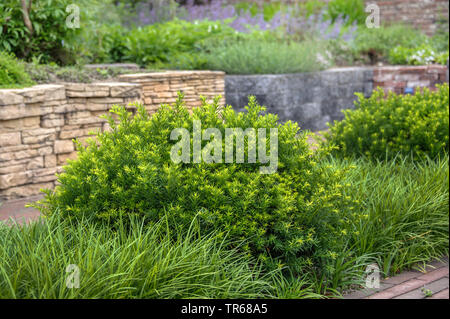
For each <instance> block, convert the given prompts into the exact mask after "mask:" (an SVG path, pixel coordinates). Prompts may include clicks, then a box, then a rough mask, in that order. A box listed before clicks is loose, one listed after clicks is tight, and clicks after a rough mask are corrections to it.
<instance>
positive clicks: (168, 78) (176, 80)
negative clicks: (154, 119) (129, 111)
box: [119, 71, 225, 114]
mask: <svg viewBox="0 0 450 319" xmlns="http://www.w3.org/2000/svg"><path fill="white" fill-rule="evenodd" d="M119 79H120V80H121V81H125V82H132V83H138V84H140V85H142V95H143V102H144V105H145V107H146V109H147V111H148V112H149V113H150V114H151V113H154V112H155V111H156V110H157V109H158V107H159V106H160V105H161V104H171V103H174V102H175V100H176V99H177V92H178V91H180V92H183V93H184V101H185V103H186V106H188V107H195V106H199V105H200V104H201V101H200V96H205V97H206V98H207V99H208V100H211V99H212V98H214V97H215V96H217V95H221V96H222V99H221V101H220V103H221V104H222V105H223V104H225V93H224V91H225V73H224V72H214V71H176V72H174V71H171V72H155V73H139V74H125V75H121V76H120V77H119Z"/></svg>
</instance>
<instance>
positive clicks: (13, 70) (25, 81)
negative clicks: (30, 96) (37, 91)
mask: <svg viewBox="0 0 450 319" xmlns="http://www.w3.org/2000/svg"><path fill="white" fill-rule="evenodd" d="M29 85H33V81H32V80H31V78H30V76H29V75H28V73H27V72H26V71H25V66H24V65H23V63H21V62H20V61H18V60H17V59H16V58H15V57H14V56H13V55H12V54H8V53H6V52H0V88H5V87H17V86H18V87H20V86H29Z"/></svg>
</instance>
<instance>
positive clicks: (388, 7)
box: [366, 0, 449, 35]
mask: <svg viewBox="0 0 450 319" xmlns="http://www.w3.org/2000/svg"><path fill="white" fill-rule="evenodd" d="M370 3H376V4H377V5H378V6H379V7H380V20H381V21H380V22H381V24H382V25H385V24H390V23H399V22H404V23H407V24H410V25H413V26H414V27H416V28H418V29H419V30H422V31H423V32H425V33H426V34H428V35H432V34H434V33H435V31H436V29H437V28H438V26H439V22H440V21H441V22H443V21H446V23H447V24H448V13H449V11H448V7H449V5H448V3H449V1H448V0H389V1H386V0H366V5H367V4H370Z"/></svg>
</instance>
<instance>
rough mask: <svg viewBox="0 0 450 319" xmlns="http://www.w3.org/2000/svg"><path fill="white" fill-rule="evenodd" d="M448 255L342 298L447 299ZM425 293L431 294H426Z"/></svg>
mask: <svg viewBox="0 0 450 319" xmlns="http://www.w3.org/2000/svg"><path fill="white" fill-rule="evenodd" d="M448 273H449V260H448V257H445V258H443V259H442V260H440V261H434V262H431V263H429V264H427V266H426V267H425V269H420V270H419V269H415V270H411V271H406V272H403V273H401V274H399V275H397V276H394V277H391V278H386V279H384V280H381V281H380V288H378V289H376V288H365V289H361V290H358V291H354V292H351V293H349V294H346V295H344V299H449V296H448V291H449V275H448ZM427 294H431V296H430V295H427Z"/></svg>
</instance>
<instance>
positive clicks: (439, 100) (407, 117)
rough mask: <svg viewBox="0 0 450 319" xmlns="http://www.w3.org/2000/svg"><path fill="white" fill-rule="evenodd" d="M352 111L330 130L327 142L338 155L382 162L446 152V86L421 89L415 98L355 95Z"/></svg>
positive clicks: (390, 94) (376, 94) (393, 95)
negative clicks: (336, 150)
mask: <svg viewBox="0 0 450 319" xmlns="http://www.w3.org/2000/svg"><path fill="white" fill-rule="evenodd" d="M357 95H358V98H359V100H358V101H357V103H356V109H355V110H346V111H344V113H345V119H344V120H343V121H340V122H335V123H334V125H332V126H331V127H330V133H329V134H328V136H327V139H328V141H329V142H331V143H332V144H335V145H336V146H337V147H338V153H340V154H342V155H345V156H351V155H357V156H360V155H365V156H368V157H373V158H378V159H384V158H386V156H388V157H392V156H395V155H396V154H397V153H401V154H404V155H413V156H418V157H424V156H428V157H431V158H435V157H436V156H438V155H442V154H444V153H448V150H449V118H448V117H449V104H448V103H449V100H448V96H449V87H448V84H444V85H441V86H438V87H437V90H436V91H435V92H431V91H430V90H429V89H427V88H424V89H421V90H418V91H417V92H416V93H415V94H414V95H397V94H394V93H392V92H390V93H389V94H388V96H387V97H386V96H385V94H384V92H383V90H382V89H378V90H376V91H374V93H373V95H372V96H371V97H370V98H364V96H363V95H362V94H357Z"/></svg>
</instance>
